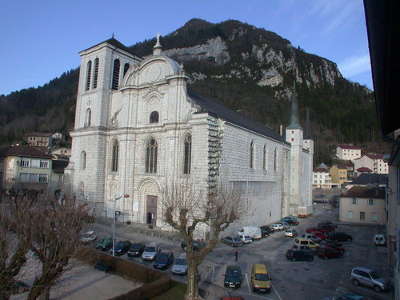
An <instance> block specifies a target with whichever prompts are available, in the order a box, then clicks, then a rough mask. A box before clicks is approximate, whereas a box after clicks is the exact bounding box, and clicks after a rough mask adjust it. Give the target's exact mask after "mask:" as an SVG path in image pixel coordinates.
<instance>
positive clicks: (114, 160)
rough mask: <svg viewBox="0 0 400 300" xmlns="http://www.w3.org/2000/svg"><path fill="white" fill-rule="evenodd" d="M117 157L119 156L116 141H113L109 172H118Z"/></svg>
mask: <svg viewBox="0 0 400 300" xmlns="http://www.w3.org/2000/svg"><path fill="white" fill-rule="evenodd" d="M118 156H119V145H118V141H114V143H113V147H112V160H111V171H113V172H117V171H118Z"/></svg>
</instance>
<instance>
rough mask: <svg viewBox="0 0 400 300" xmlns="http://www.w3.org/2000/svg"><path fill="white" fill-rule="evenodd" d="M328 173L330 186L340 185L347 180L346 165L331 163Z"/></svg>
mask: <svg viewBox="0 0 400 300" xmlns="http://www.w3.org/2000/svg"><path fill="white" fill-rule="evenodd" d="M329 174H330V176H331V182H332V187H333V186H337V187H341V186H342V185H343V184H344V183H346V182H348V181H349V180H348V176H347V167H346V166H345V165H343V164H336V165H333V166H332V167H331V168H330V169H329Z"/></svg>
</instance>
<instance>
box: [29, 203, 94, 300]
mask: <svg viewBox="0 0 400 300" xmlns="http://www.w3.org/2000/svg"><path fill="white" fill-rule="evenodd" d="M86 217H87V210H86V205H84V204H78V203H76V202H75V201H74V200H72V199H64V201H62V202H61V203H59V202H56V201H53V200H48V199H45V200H44V201H42V202H41V203H40V206H37V209H36V210H32V211H31V225H32V226H34V230H33V232H32V242H31V250H32V251H33V253H34V254H35V255H36V256H37V258H38V259H39V260H40V262H41V265H42V270H41V274H40V276H38V277H36V278H35V280H34V283H33V285H32V288H31V289H30V292H29V295H28V300H33V299H37V298H38V297H39V296H41V298H44V299H49V295H50V288H51V287H52V286H53V285H54V284H55V283H56V281H57V279H59V278H60V276H61V275H62V274H63V272H64V271H65V270H66V268H67V266H68V263H69V260H70V258H71V257H72V256H74V254H75V253H76V251H78V250H79V233H80V231H81V230H82V227H83V224H84V221H85V218H86Z"/></svg>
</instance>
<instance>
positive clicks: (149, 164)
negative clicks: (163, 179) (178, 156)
mask: <svg viewBox="0 0 400 300" xmlns="http://www.w3.org/2000/svg"><path fill="white" fill-rule="evenodd" d="M157 151H158V148H157V142H156V140H155V139H154V138H151V139H150V140H149V141H148V142H147V145H146V161H145V165H146V166H145V167H146V173H156V172H157Z"/></svg>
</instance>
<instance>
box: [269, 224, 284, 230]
mask: <svg viewBox="0 0 400 300" xmlns="http://www.w3.org/2000/svg"><path fill="white" fill-rule="evenodd" d="M271 228H272V230H273V231H281V230H283V224H282V223H275V224H271Z"/></svg>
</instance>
